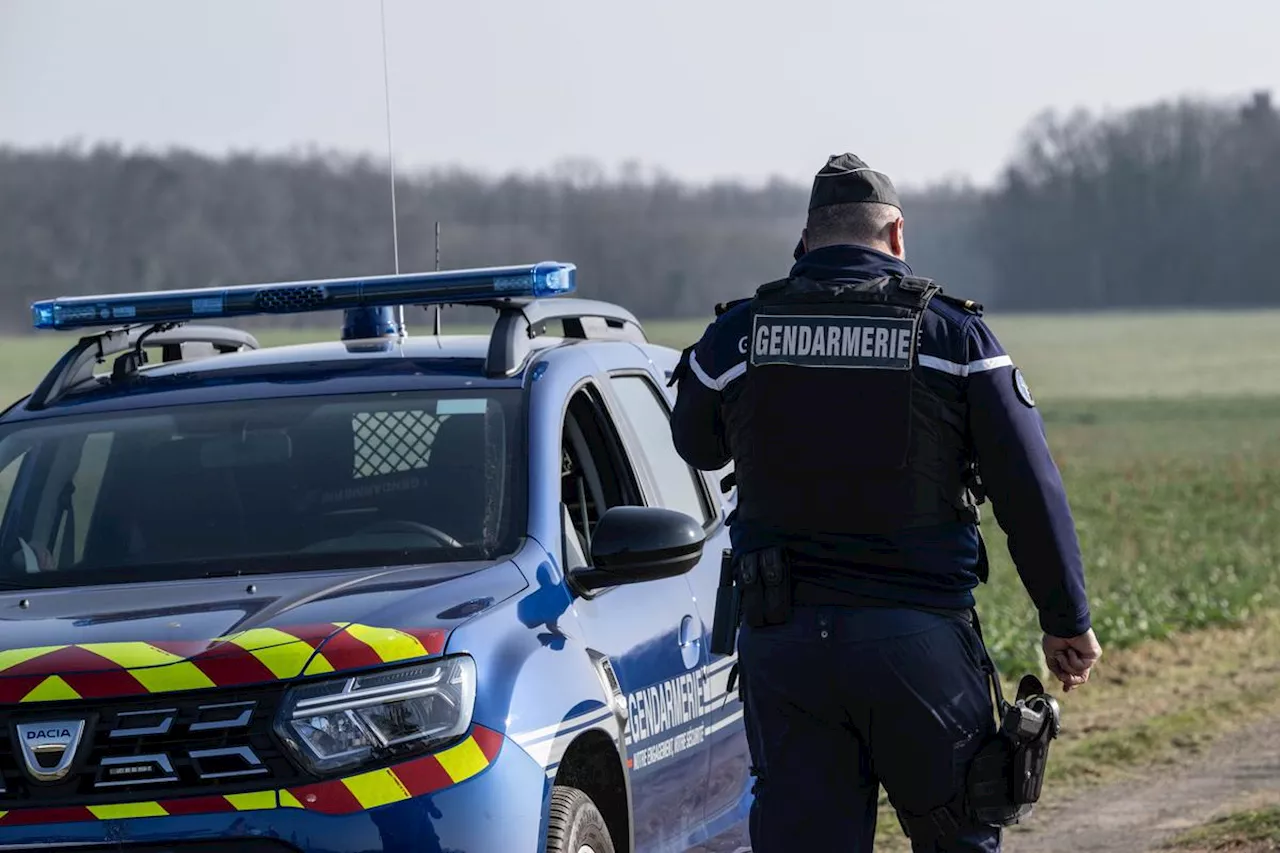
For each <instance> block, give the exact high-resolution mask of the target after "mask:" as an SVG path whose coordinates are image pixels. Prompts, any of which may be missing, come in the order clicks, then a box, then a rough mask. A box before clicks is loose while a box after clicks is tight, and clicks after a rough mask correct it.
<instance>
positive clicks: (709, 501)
mask: <svg viewBox="0 0 1280 853" xmlns="http://www.w3.org/2000/svg"><path fill="white" fill-rule="evenodd" d="M661 388H662V386H660V385H659V384H658V383H657V382H656V381H655V377H654V376H653V375H652V374H650V373H649V372H647V371H642V370H634V371H629V370H623V371H615V372H614V373H612V374H611V376H610V382H609V389H610V391H611V394H612V396H613V397H614V398H615V399H616V400H617V401H618V405H619V408H621V410H622V411H623V413H624V415H625V418H626V421H627V423H628V426H629V427H630V430H629V432H630V436H631V438H630V441H631V442H632V443H633V445H634V446H633V452H634V453H635V454H636V455H638V456H642V457H643V459H644V462H645V464H646V466H647V467H648V469H649V473H650V479H651V480H652V481H653V483H654V487H655V489H656V493H655V495H654V496H653V497H654V500H653V501H651V502H652V503H654V504H655V505H657V506H663V507H666V508H667V509H673V510H677V511H679V512H683V513H685V514H687V515H690V516H692V517H694V518H696V519H697V520H698V521H700V522H701V523H702V524H703V527H704V528H705V529H706V530H707V536H708V538H707V544H706V547H705V548H704V550H703V556H702V560H701V561H700V562H699V564H698V565H697V566H695V567H694V569H693V570H692V571H690V572H689V574H687V575H686V576H685V579H686V581H687V582H688V583H689V585H690V589H691V592H692V595H693V599H694V603H695V605H696V607H697V624H696V626H691V627H692V628H694V630H696V633H697V635H698V637H699V639H700V646H701V664H700V670H701V678H700V681H701V687H702V690H701V700H702V711H701V716H702V735H701V737H702V739H703V745H704V749H705V750H706V752H707V760H708V765H707V774H706V777H705V778H704V779H702V780H701V782H700V788H701V789H702V790H703V791H704V795H705V799H706V805H705V815H704V818H703V823H704V826H703V828H702V830H701V831H700V832H699V833H697V834H696V836H695V839H696V840H702V839H704V838H705V837H707V836H708V835H716V834H719V833H720V832H722V831H724V830H725V828H726V827H729V826H732V825H733V824H734V823H736V822H738V821H739V820H740V819H741V817H742V814H741V809H740V808H739V806H740V805H741V804H742V801H743V799H744V797H745V795H746V793H747V791H748V790H749V788H750V757H749V755H748V752H747V745H746V738H745V736H744V734H743V723H742V706H741V703H740V702H739V701H738V696H737V692H736V690H734V691H730V690H729V689H728V685H729V672H730V669H731V668H732V666H733V663H734V662H735V661H736V657H735V656H724V655H716V656H714V657H712V656H711V655H710V643H711V622H712V618H713V615H714V613H715V597H716V588H717V586H718V585H719V578H720V562H721V554H722V552H723V551H724V550H725V549H727V548H729V531H728V527H727V526H726V525H725V523H724V522H725V508H724V506H723V505H722V504H721V502H720V501H719V500H717V499H716V495H715V493H714V492H713V491H712V490H711V488H710V487H709V486H710V483H709V480H711V479H712V478H710V477H707V476H704V475H703V474H702V473H701V472H698V471H695V470H694V469H692V468H690V467H689V465H688V464H686V463H685V461H684V460H683V459H681V458H680V455H679V454H678V453H677V452H676V449H675V445H674V444H673V442H672V440H671V424H670V417H671V410H670V400H669V399H668V398H667V396H666V395H665V394H664V392H663V391H662V390H661Z"/></svg>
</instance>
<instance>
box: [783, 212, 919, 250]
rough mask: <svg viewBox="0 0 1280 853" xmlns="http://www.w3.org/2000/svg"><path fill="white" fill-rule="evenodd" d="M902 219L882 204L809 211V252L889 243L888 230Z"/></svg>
mask: <svg viewBox="0 0 1280 853" xmlns="http://www.w3.org/2000/svg"><path fill="white" fill-rule="evenodd" d="M901 216H902V211H900V210H898V208H896V207H894V206H893V205H891V204H883V203H881V202H856V203H853V204H833V205H829V206H827V207H819V208H817V209H815V210H811V211H809V221H808V223H806V228H807V229H808V238H807V240H806V241H805V242H806V243H807V244H808V246H809V248H817V247H819V246H831V245H836V244H841V243H853V244H855V245H859V246H876V245H881V244H887V243H888V242H889V235H888V229H889V226H890V225H892V224H893V223H894V222H896V221H897V220H898V219H899V218H901Z"/></svg>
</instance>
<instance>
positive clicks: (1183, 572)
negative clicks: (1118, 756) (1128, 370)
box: [979, 398, 1280, 671]
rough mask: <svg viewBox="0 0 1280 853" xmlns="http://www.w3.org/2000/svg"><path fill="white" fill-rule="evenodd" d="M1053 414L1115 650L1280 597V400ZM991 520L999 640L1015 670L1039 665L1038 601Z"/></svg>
mask: <svg viewBox="0 0 1280 853" xmlns="http://www.w3.org/2000/svg"><path fill="white" fill-rule="evenodd" d="M1045 420H1046V429H1047V431H1048V435H1049V439H1050V444H1051V446H1052V447H1053V450H1054V455H1055V457H1056V458H1057V460H1058V464H1059V467H1060V468H1061V469H1062V472H1063V479H1064V481H1065V483H1066V487H1067V493H1068V496H1069V499H1070V501H1071V505H1072V510H1073V512H1074V514H1075V517H1076V523H1077V529H1078V531H1079V536H1080V542H1081V548H1082V551H1083V553H1084V557H1085V563H1086V572H1087V582H1088V588H1089V594H1090V599H1091V602H1092V606H1093V615H1094V626H1095V630H1096V631H1097V633H1098V635H1099V637H1100V638H1101V640H1102V642H1103V643H1104V644H1105V645H1106V646H1107V647H1108V648H1112V649H1114V648H1120V647H1124V646H1127V645H1132V644H1133V643H1135V642H1137V641H1139V640H1143V639H1147V638H1153V637H1154V638H1159V637H1165V636H1169V635H1170V634H1172V633H1174V632H1179V631H1185V630H1189V629H1194V628H1201V627H1205V626H1207V625H1213V624H1229V623H1234V622H1238V621H1240V620H1242V619H1245V618H1248V617H1249V615H1250V614H1251V613H1253V612H1256V611H1257V610H1259V609H1261V608H1267V607H1274V606H1278V605H1280V583H1278V581H1277V576H1276V565H1277V560H1278V559H1280V399H1266V398H1262V399H1248V398H1243V399H1239V398H1228V399H1223V400H1216V401H1212V402H1209V401H1204V400H1182V401H1177V400H1171V401H1143V402H1124V403H1121V402H1113V401H1091V402H1072V403H1059V404H1054V405H1052V407H1050V408H1048V409H1047V410H1046V412H1045ZM989 509H990V507H989V506H988V507H984V510H989ZM984 520H985V523H984V525H983V527H984V530H985V531H986V533H987V535H988V544H989V546H990V551H991V553H992V562H993V566H992V581H991V583H990V584H989V585H987V586H986V587H983V588H982V589H980V591H979V603H980V607H981V611H982V614H983V619H984V625H985V626H987V633H988V641H989V643H990V645H991V647H992V651H993V654H994V655H995V657H996V659H997V661H998V663H999V664H1000V665H1001V666H1002V668H1004V669H1006V670H1023V669H1028V668H1030V669H1031V670H1032V671H1035V670H1036V669H1038V668H1039V649H1038V638H1039V635H1038V629H1037V625H1036V622H1035V616H1034V613H1033V612H1032V610H1031V608H1030V606H1029V604H1028V599H1027V596H1026V593H1025V592H1024V591H1023V589H1022V587H1021V584H1020V582H1019V580H1018V577H1017V574H1016V571H1015V570H1014V567H1013V565H1012V563H1011V561H1010V560H1009V558H1008V554H1007V550H1006V549H1005V545H1004V537H1003V534H1002V533H1001V532H1000V531H999V529H998V527H997V525H996V523H995V519H994V518H993V517H992V513H990V512H989V511H988V512H986V514H985V516H984Z"/></svg>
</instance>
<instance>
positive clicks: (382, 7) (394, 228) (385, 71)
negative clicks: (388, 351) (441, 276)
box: [378, 0, 404, 335]
mask: <svg viewBox="0 0 1280 853" xmlns="http://www.w3.org/2000/svg"><path fill="white" fill-rule="evenodd" d="M378 10H379V12H380V13H381V23H382V93H383V97H384V100H385V101H386V114H387V162H388V164H389V165H390V168H391V251H392V255H393V257H394V259H395V269H396V275H399V274H400V223H399V218H398V217H397V216H396V150H395V145H394V144H393V142H392V136H391V70H390V62H389V60H388V59H387V0H379V2H378ZM396 315H397V318H396V319H397V323H396V325H397V326H398V327H399V329H400V334H402V335H403V334H404V306H403V305H397V306H396Z"/></svg>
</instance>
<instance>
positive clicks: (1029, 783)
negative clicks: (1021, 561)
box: [898, 613, 1062, 844]
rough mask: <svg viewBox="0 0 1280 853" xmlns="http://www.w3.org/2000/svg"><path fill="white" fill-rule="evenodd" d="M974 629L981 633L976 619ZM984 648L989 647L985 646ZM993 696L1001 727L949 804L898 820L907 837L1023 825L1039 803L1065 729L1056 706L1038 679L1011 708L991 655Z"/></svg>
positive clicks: (924, 839) (1028, 681) (925, 838)
mask: <svg viewBox="0 0 1280 853" xmlns="http://www.w3.org/2000/svg"><path fill="white" fill-rule="evenodd" d="M972 618H973V625H974V628H975V629H976V630H977V632H978V636H979V638H981V636H982V629H981V627H980V625H979V623H978V620H977V613H974V614H973V617H972ZM984 647H985V644H984ZM984 668H985V669H986V671H987V675H988V677H989V679H990V685H991V689H992V692H993V693H994V694H995V708H996V714H997V716H998V717H999V720H1000V724H999V727H998V728H997V730H996V731H995V732H993V733H992V734H991V735H990V736H989V737H988V738H987V739H986V742H985V743H983V745H982V747H981V748H980V749H979V750H978V753H977V754H976V755H975V756H974V758H973V760H972V761H971V763H970V764H969V768H968V771H967V773H966V778H965V784H964V785H963V787H962V789H961V790H960V791H959V792H958V793H957V795H956V797H955V798H954V799H953V800H952V801H951V802H949V803H947V804H945V805H943V806H940V807H938V808H935V809H933V810H932V811H931V812H929V813H927V814H906V813H904V812H902V811H901V810H898V820H899V822H900V823H901V825H902V829H903V831H904V832H906V834H907V835H908V837H910V838H911V839H913V840H915V841H919V842H921V843H924V844H928V843H930V842H937V841H941V840H943V839H946V838H949V837H954V835H955V834H956V833H957V832H958V831H960V830H961V829H962V828H964V827H966V826H974V825H975V824H977V825H980V826H1011V825H1013V824H1016V823H1021V822H1022V821H1023V820H1025V819H1026V818H1027V817H1028V816H1029V815H1030V814H1031V812H1032V810H1033V808H1034V806H1035V803H1036V802H1038V801H1039V799H1040V790H1041V787H1042V785H1043V784H1044V775H1045V768H1046V765H1047V763H1048V759H1049V743H1050V742H1051V741H1052V740H1053V739H1054V738H1056V737H1058V735H1059V734H1060V732H1061V730H1062V717H1061V711H1060V709H1059V707H1058V701H1057V700H1056V699H1054V698H1053V697H1052V696H1050V695H1049V694H1048V693H1046V692H1045V689H1044V685H1043V684H1041V682H1040V679H1038V678H1036V677H1035V676H1034V675H1026V676H1024V677H1023V678H1022V681H1021V682H1020V683H1019V684H1018V694H1017V697H1016V698H1015V699H1014V701H1013V702H1012V703H1009V702H1006V701H1005V698H1004V695H1003V691H1002V690H1001V689H1000V677H999V674H998V673H997V672H996V669H995V664H994V663H993V662H992V661H991V657H990V655H986V665H985V667H984Z"/></svg>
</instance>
